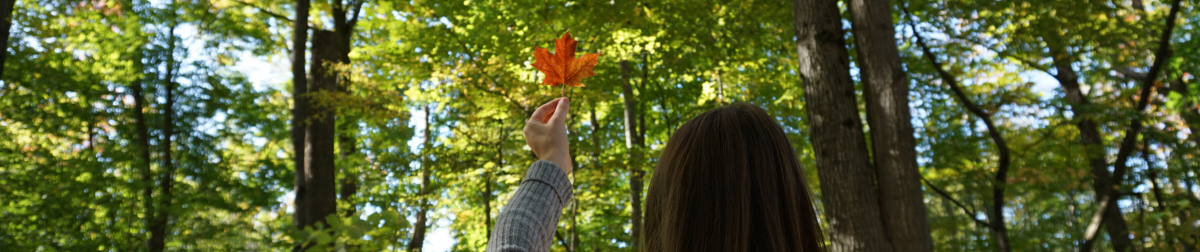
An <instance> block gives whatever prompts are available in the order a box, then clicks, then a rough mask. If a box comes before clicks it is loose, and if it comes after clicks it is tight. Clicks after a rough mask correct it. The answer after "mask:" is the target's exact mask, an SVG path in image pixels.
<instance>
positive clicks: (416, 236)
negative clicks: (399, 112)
mask: <svg viewBox="0 0 1200 252" xmlns="http://www.w3.org/2000/svg"><path fill="white" fill-rule="evenodd" d="M432 116H433V111H431V110H430V109H429V105H425V130H424V131H423V135H424V137H425V139H424V140H423V141H424V143H423V144H422V145H421V146H422V147H421V189H420V190H421V191H420V192H418V193H417V194H418V195H419V198H418V199H417V204H418V206H417V207H418V208H419V209H418V210H417V222H416V223H413V233H412V239H410V240H409V242H408V251H409V252H416V251H421V247H422V246H423V245H425V230H426V226H427V225H426V224H427V223H428V222H429V219H428V218H429V216H428V214H429V199H428V198H427V197H429V191H430V188H431V187H430V186H429V176H430V169H431V168H429V166H430V165H432V162H430V161H429V155H432V153H430V151H432V149H431V147H433V142H432V140H431V138H432V137H433V136H432V135H431V134H430V130H429V129H430V128H432V127H433V125H432V124H430V122H431V120H430V119H429V118H430V117H432Z"/></svg>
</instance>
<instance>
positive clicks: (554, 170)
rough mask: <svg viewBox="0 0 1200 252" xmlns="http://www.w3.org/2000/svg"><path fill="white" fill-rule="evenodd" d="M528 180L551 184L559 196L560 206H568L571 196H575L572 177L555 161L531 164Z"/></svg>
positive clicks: (527, 175)
mask: <svg viewBox="0 0 1200 252" xmlns="http://www.w3.org/2000/svg"><path fill="white" fill-rule="evenodd" d="M526 182H534V183H537V182H541V183H545V184H546V185H549V186H550V188H553V189H554V194H555V195H556V196H558V203H559V206H560V207H563V208H565V207H567V203H568V202H571V198H572V197H575V193H574V191H573V188H572V186H571V179H570V178H568V177H567V173H566V172H564V171H563V170H562V168H559V167H558V165H557V164H554V162H550V161H546V160H538V161H537V162H533V165H530V166H529V172H528V173H526V174H525V181H523V182H522V183H526Z"/></svg>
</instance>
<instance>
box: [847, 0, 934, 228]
mask: <svg viewBox="0 0 1200 252" xmlns="http://www.w3.org/2000/svg"><path fill="white" fill-rule="evenodd" d="M847 5H848V6H849V9H850V13H851V15H850V16H851V21H852V23H851V24H852V28H853V30H854V38H855V42H854V43H855V45H856V47H855V48H857V49H858V62H859V64H858V65H859V66H860V71H859V73H861V76H860V77H861V79H862V81H863V87H864V91H863V94H864V96H865V98H866V102H867V124H868V125H869V126H870V127H871V142H872V144H871V147H872V149H873V153H874V154H875V155H874V157H875V172H876V175H877V176H878V179H877V180H876V181H877V182H878V185H879V199H880V201H879V207H880V209H886V211H881V212H882V213H883V216H882V218H883V224H884V228H885V229H884V231H885V234H886V235H887V236H888V238H889V239H890V240H891V241H892V245H893V246H894V247H895V249H896V251H933V238H932V237H931V236H930V231H929V214H928V212H927V210H926V209H925V201H924V192H922V191H921V174H920V171H919V168H918V166H917V152H916V140H915V139H914V138H913V126H912V114H911V113H910V112H909V111H910V110H909V107H908V104H909V103H908V80H907V78H906V76H905V73H904V68H903V67H902V66H901V65H900V50H899V49H898V48H897V47H896V31H895V25H894V23H893V22H892V3H891V1H889V0H850V1H848V2H847Z"/></svg>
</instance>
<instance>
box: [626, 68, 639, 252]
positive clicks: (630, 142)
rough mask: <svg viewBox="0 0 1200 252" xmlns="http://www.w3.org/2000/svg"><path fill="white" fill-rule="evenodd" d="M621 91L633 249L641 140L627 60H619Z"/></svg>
mask: <svg viewBox="0 0 1200 252" xmlns="http://www.w3.org/2000/svg"><path fill="white" fill-rule="evenodd" d="M620 65H621V91H622V93H623V94H624V95H623V96H624V99H625V147H626V148H628V149H629V203H630V205H631V206H632V209H631V210H630V212H631V216H630V219H631V222H632V223H631V224H632V225H633V228H632V229H633V230H632V231H631V232H630V235H631V236H632V239H631V241H632V243H631V245H632V246H630V248H632V249H633V250H634V251H638V249H640V247H639V246H640V245H641V244H642V243H641V239H642V186H643V181H642V176H644V172H643V171H642V149H643V147H644V143H643V141H642V133H641V129H638V126H637V125H638V118H639V117H638V113H639V111H637V108H638V106H637V98H636V97H634V96H633V87H632V84H631V83H630V79H629V61H625V60H621V63H620Z"/></svg>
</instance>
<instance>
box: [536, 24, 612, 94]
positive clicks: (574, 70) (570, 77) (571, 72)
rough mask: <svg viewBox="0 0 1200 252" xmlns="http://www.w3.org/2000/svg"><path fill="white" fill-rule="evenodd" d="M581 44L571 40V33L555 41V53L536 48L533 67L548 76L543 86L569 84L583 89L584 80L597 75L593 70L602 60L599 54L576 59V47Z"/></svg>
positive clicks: (588, 54) (590, 54)
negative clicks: (597, 61)
mask: <svg viewBox="0 0 1200 252" xmlns="http://www.w3.org/2000/svg"><path fill="white" fill-rule="evenodd" d="M578 43H579V42H577V41H575V39H572V38H571V33H570V32H567V33H565V34H563V36H562V38H559V39H555V40H554V51H555V53H550V50H546V49H545V48H539V47H537V46H534V50H533V58H534V62H533V67H534V68H537V69H538V70H540V71H542V73H543V74H545V75H546V77H545V78H542V85H550V86H558V85H562V84H567V85H568V86H572V87H583V86H584V85H583V83H582V81H583V78H587V77H592V76H593V75H596V73H593V72H592V68H593V67H595V66H596V60H597V59H599V58H600V54H598V53H584V54H583V57H579V58H575V45H576V44H578Z"/></svg>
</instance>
